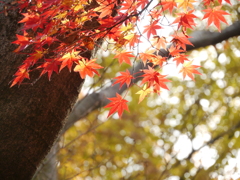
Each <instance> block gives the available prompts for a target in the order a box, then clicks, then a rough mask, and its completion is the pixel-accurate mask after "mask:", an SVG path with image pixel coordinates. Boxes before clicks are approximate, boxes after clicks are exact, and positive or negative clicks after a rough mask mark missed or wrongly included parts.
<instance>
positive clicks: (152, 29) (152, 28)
mask: <svg viewBox="0 0 240 180" xmlns="http://www.w3.org/2000/svg"><path fill="white" fill-rule="evenodd" d="M157 23H158V21H154V22H153V23H151V24H150V25H148V26H144V27H145V29H144V31H143V33H145V32H147V37H148V39H149V38H150V36H151V34H152V35H156V34H157V31H156V30H157V29H162V27H161V26H159V25H157Z"/></svg>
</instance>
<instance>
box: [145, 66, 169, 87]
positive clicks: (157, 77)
mask: <svg viewBox="0 0 240 180" xmlns="http://www.w3.org/2000/svg"><path fill="white" fill-rule="evenodd" d="M143 72H144V75H142V77H143V79H142V82H141V85H142V84H144V83H146V82H147V83H148V87H150V86H154V85H156V84H157V86H159V87H162V88H164V89H167V90H168V87H167V86H166V85H165V84H164V83H163V82H169V81H170V80H168V79H164V77H166V76H167V75H161V74H160V73H159V72H157V71H155V70H154V69H153V68H151V67H150V66H148V69H144V70H143Z"/></svg>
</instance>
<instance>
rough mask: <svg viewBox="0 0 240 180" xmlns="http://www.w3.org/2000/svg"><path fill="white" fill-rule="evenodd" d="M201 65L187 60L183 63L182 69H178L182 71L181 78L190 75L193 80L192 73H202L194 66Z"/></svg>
mask: <svg viewBox="0 0 240 180" xmlns="http://www.w3.org/2000/svg"><path fill="white" fill-rule="evenodd" d="M199 67H201V66H197V65H192V61H189V62H187V63H185V64H184V65H183V67H182V69H181V70H180V71H179V73H181V72H182V73H183V78H185V77H186V76H188V77H190V78H191V79H192V80H194V76H193V74H199V75H202V74H201V73H200V72H198V71H197V70H196V68H199Z"/></svg>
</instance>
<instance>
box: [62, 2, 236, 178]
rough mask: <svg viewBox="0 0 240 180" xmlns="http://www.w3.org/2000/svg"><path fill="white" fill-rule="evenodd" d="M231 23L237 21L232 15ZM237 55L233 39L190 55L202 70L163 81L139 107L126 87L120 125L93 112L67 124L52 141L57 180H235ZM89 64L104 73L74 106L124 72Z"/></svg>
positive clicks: (112, 62)
mask: <svg viewBox="0 0 240 180" xmlns="http://www.w3.org/2000/svg"><path fill="white" fill-rule="evenodd" d="M226 8H227V7H226ZM232 15H233V16H234V18H236V19H237V16H239V12H237V11H232ZM239 47H240V36H239V37H234V38H231V39H228V40H226V41H223V42H222V43H219V44H216V45H215V46H208V47H206V48H201V49H198V50H194V51H191V52H189V53H188V54H189V56H190V59H192V60H194V62H197V63H199V64H200V65H201V66H202V67H201V68H200V69H199V71H200V72H201V73H202V75H201V76H199V75H197V76H195V81H191V80H188V79H186V80H182V79H181V78H180V77H181V75H176V76H172V77H169V79H170V80H171V81H172V82H170V83H168V84H167V85H168V87H169V89H170V91H163V92H162V93H161V94H160V96H156V95H150V96H149V97H147V98H145V100H144V101H142V102H141V103H140V104H138V98H139V95H137V94H135V93H136V92H137V91H139V87H138V86H133V87H131V88H130V89H129V90H128V93H127V95H126V99H127V100H128V101H129V109H130V112H129V113H128V112H124V114H123V117H122V119H118V117H117V115H114V116H112V117H110V118H108V119H107V118H106V117H107V114H108V111H107V110H106V109H103V108H101V109H98V110H97V111H94V112H92V113H90V114H89V115H88V116H87V117H85V118H84V119H81V120H80V121H78V122H77V123H75V125H74V126H73V127H71V128H70V129H69V130H68V131H67V132H66V133H65V134H64V135H63V137H62V139H61V141H60V149H59V151H58V161H59V163H58V176H59V179H61V180H67V179H74V180H113V179H119V180H120V179H127V180H135V179H136V180H163V179H167V180H183V179H186V180H208V179H219V180H226V179H240V86H239V83H240V71H239V70H240V63H239V62H240V49H239ZM101 53H102V54H101ZM103 54H104V55H103ZM97 57H98V61H99V62H100V63H101V65H102V66H104V67H108V68H107V69H104V70H102V71H101V73H100V74H101V78H100V79H99V77H95V79H86V82H85V87H84V90H83V92H82V93H81V94H80V99H81V97H83V96H85V95H86V94H87V93H91V92H93V91H98V90H99V89H101V88H102V87H104V86H109V85H111V83H112V79H111V78H112V77H115V76H116V75H117V72H119V71H125V69H126V68H129V66H128V65H127V64H122V65H121V66H119V64H118V63H116V61H117V60H116V59H113V57H114V55H113V54H110V53H108V52H105V51H101V52H100V54H98V55H97ZM194 64H196V63H194ZM167 66H168V65H167ZM162 71H163V74H167V73H166V71H176V73H177V72H178V70H176V69H174V68H173V69H167V70H165V71H164V69H163V70H162ZM124 94H126V92H125V93H124Z"/></svg>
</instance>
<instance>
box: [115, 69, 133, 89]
mask: <svg viewBox="0 0 240 180" xmlns="http://www.w3.org/2000/svg"><path fill="white" fill-rule="evenodd" d="M120 73H121V76H117V77H115V78H114V79H117V80H116V81H115V82H114V83H113V85H114V84H118V83H120V88H121V87H122V86H123V85H124V84H125V83H126V84H127V87H129V86H130V83H131V81H132V79H133V76H132V75H131V74H130V72H129V71H128V70H126V72H120Z"/></svg>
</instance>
